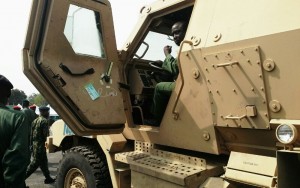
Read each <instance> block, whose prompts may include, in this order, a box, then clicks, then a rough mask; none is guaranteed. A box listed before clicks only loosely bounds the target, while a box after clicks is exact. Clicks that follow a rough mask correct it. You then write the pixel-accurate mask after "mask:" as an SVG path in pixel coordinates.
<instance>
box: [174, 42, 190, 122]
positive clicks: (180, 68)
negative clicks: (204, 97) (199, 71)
mask: <svg viewBox="0 0 300 188" xmlns="http://www.w3.org/2000/svg"><path fill="white" fill-rule="evenodd" d="M185 43H188V44H189V45H193V42H192V41H189V40H184V41H182V42H181V44H180V48H179V52H178V56H177V64H178V68H179V75H180V78H181V86H180V89H179V92H178V95H177V97H176V100H175V103H174V106H173V109H172V113H173V118H174V119H176V120H177V119H178V117H179V113H178V112H177V111H176V107H177V104H178V101H179V97H180V95H181V92H182V89H183V86H184V78H183V73H182V67H181V62H180V56H181V51H182V48H183V45H184V44H185Z"/></svg>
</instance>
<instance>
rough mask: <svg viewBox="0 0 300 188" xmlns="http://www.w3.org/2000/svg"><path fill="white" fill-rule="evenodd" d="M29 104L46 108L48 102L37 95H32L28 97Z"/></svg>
mask: <svg viewBox="0 0 300 188" xmlns="http://www.w3.org/2000/svg"><path fill="white" fill-rule="evenodd" d="M28 100H29V102H30V104H35V105H37V106H47V105H48V102H47V101H46V99H45V98H44V97H43V96H42V95H41V94H39V93H33V94H31V95H30V96H29V97H28Z"/></svg>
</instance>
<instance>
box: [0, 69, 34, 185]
mask: <svg viewBox="0 0 300 188" xmlns="http://www.w3.org/2000/svg"><path fill="white" fill-rule="evenodd" d="M0 88H1V90H0V138H1V143H0V160H1V163H0V188H3V187H4V188H20V187H24V186H25V173H26V167H27V164H28V163H29V159H30V155H29V123H28V121H27V119H26V117H25V115H24V114H23V113H20V112H16V111H13V110H9V109H8V108H7V107H6V106H5V104H6V103H7V101H8V98H9V96H10V94H11V89H12V88H13V85H12V84H11V83H10V81H9V80H7V79H6V78H5V77H4V76H2V75H0Z"/></svg>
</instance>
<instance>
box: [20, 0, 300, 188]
mask: <svg viewBox="0 0 300 188" xmlns="http://www.w3.org/2000/svg"><path fill="white" fill-rule="evenodd" d="M299 7H300V1H292V0H287V1H274V0H264V1H261V0H251V1H242V0H157V1H156V2H154V3H153V4H150V5H148V6H145V7H142V9H141V10H140V16H139V21H138V23H137V25H136V27H135V28H134V30H133V31H132V34H131V35H130V36H129V38H128V40H127V42H126V44H125V45H124V46H123V48H122V49H121V50H119V51H117V48H116V41H115V35H114V27H113V19H112V9H111V6H110V3H109V1H107V0H34V1H33V5H32V10H31V16H30V22H29V25H28V32H27V37H26V42H25V47H24V49H23V60H24V73H25V74H26V76H27V77H28V78H29V79H30V80H31V82H32V83H33V84H34V85H35V87H36V88H37V89H38V90H39V91H40V92H41V93H42V94H43V96H45V98H46V99H47V100H48V101H49V103H50V104H51V106H52V107H53V108H54V109H55V110H56V111H57V112H58V114H59V115H60V116H61V117H62V119H63V120H64V122H65V123H66V124H67V125H68V126H69V128H70V130H68V131H64V133H65V134H63V133H62V131H61V133H58V132H57V131H55V130H54V129H56V128H55V127H56V124H54V125H53V129H52V131H53V140H52V142H53V144H54V145H56V146H58V147H59V148H60V149H62V150H63V152H64V155H63V159H62V160H61V162H60V164H59V169H58V174H57V186H58V187H89V188H92V187H130V186H131V187H137V188H141V187H157V188H167V187H202V188H203V187H210V188H219V187H221V188H225V187H227V188H229V187H247V186H254V187H279V188H298V187H300V181H299V178H298V176H299V174H300V162H299V160H300V142H299V141H300V137H299V136H298V131H299V126H300V110H299V106H300V100H298V97H299V94H300V82H299V81H298V79H299V72H300V63H299V62H300V51H299V50H300V20H299V18H300V11H299ZM128 11H130V10H128ZM178 20H185V21H187V22H188V27H187V32H186V35H185V38H184V40H183V41H182V42H181V45H180V47H179V48H178V49H177V50H176V51H177V52H178V54H177V55H176V54H173V56H176V57H177V60H178V62H177V63H178V66H179V73H180V74H179V76H178V78H177V80H176V81H175V82H176V87H175V89H174V90H173V92H172V95H171V97H170V99H169V102H168V105H167V108H166V111H165V113H164V117H163V119H162V122H161V123H160V125H159V126H150V125H147V123H146V120H147V119H149V118H150V119H151V113H150V110H149V109H150V107H151V105H152V97H153V92H154V88H155V85H156V83H158V82H161V81H164V79H163V76H161V75H163V74H162V73H161V70H160V69H159V67H157V66H153V65H154V62H155V61H156V60H163V58H164V57H163V52H162V49H163V47H164V46H165V45H173V42H172V38H171V37H170V36H169V35H170V30H171V27H172V25H173V24H174V23H175V22H176V21H178ZM126 21H127V20H126V18H124V22H126ZM173 47H174V48H175V46H174V45H173ZM173 51H175V49H173ZM60 123H61V124H64V123H63V122H60ZM57 124H59V123H57ZM57 127H59V126H57ZM72 133H74V134H72ZM58 137H59V138H58Z"/></svg>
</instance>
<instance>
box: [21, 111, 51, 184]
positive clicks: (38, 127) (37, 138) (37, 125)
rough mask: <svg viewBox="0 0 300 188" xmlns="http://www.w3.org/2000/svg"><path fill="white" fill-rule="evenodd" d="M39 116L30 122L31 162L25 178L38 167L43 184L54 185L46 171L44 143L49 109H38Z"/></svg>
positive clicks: (47, 128)
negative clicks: (42, 176)
mask: <svg viewBox="0 0 300 188" xmlns="http://www.w3.org/2000/svg"><path fill="white" fill-rule="evenodd" d="M39 111H40V116H39V117H38V118H36V119H35V120H34V121H33V122H32V127H31V129H32V130H31V140H32V146H33V154H32V155H33V160H32V161H31V163H30V164H29V166H28V167H27V171H26V178H28V177H29V176H30V175H31V174H32V173H33V172H34V171H35V170H36V169H37V168H38V167H40V168H41V170H42V172H43V174H44V176H45V178H46V179H45V181H44V183H45V184H50V183H54V182H55V179H53V178H52V177H51V176H50V172H49V169H48V158H47V153H46V147H45V142H46V140H47V136H48V135H49V126H48V124H49V122H48V118H49V107H40V108H39Z"/></svg>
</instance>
